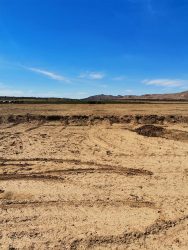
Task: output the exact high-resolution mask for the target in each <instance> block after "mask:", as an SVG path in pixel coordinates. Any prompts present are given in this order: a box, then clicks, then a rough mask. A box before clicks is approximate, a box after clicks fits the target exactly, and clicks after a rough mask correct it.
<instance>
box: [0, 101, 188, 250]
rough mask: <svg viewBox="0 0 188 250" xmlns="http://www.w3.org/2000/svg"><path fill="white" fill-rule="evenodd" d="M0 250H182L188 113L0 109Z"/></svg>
mask: <svg viewBox="0 0 188 250" xmlns="http://www.w3.org/2000/svg"><path fill="white" fill-rule="evenodd" d="M0 140H1V143H0V249H3V250H4V249H10V250H13V249H37V250H38V249H42V250H43V249H45V250H46V249H67V250H68V249H70V250H71V249H72V250H73V249H95V250H97V249H101V250H102V249H114V250H115V249H116V250H117V249H118V250H124V249H129V250H133V249H134V250H138V249H142V250H144V249H149V250H150V249H155V250H157V249H166V250H171V249H181V250H187V249H188V104H172V105H167V104H166V105H161V104H159V105H157V104H153V105H135V104H130V105H123V104H122V105H14V104H13V105H1V106H0Z"/></svg>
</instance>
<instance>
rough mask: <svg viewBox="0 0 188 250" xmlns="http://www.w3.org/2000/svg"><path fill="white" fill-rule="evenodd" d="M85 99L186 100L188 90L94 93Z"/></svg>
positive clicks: (187, 98)
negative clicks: (123, 93) (134, 93)
mask: <svg viewBox="0 0 188 250" xmlns="http://www.w3.org/2000/svg"><path fill="white" fill-rule="evenodd" d="M83 100H85V101H110V100H114V101H115V100H119V101H121V100H122V101H123V100H188V91H184V92H181V93H173V94H145V95H140V96H138V95H117V96H114V95H104V94H101V95H94V96H90V97H87V98H84V99H83Z"/></svg>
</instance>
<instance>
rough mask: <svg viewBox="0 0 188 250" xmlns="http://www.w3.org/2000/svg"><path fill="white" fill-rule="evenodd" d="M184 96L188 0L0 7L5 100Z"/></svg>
mask: <svg viewBox="0 0 188 250" xmlns="http://www.w3.org/2000/svg"><path fill="white" fill-rule="evenodd" d="M185 90H188V1H187V0H0V96H4V95H9V96H41V97H45V96H50V97H51V96H54V97H71V98H84V97H86V96H90V95H95V94H102V93H104V94H113V95H118V94H120V95H127V94H144V93H173V92H181V91H185Z"/></svg>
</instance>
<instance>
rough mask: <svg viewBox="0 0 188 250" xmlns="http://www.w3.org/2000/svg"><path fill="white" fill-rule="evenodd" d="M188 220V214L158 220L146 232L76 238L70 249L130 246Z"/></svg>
mask: <svg viewBox="0 0 188 250" xmlns="http://www.w3.org/2000/svg"><path fill="white" fill-rule="evenodd" d="M187 220H188V215H186V216H183V217H181V218H178V219H175V220H168V221H158V222H156V223H154V224H153V225H151V226H149V227H147V228H146V230H145V231H144V232H140V231H133V232H130V233H126V232H125V233H123V234H121V235H117V236H115V235H111V236H96V237H90V238H89V239H83V238H82V239H76V240H74V241H73V242H72V244H71V247H70V249H71V250H78V249H79V248H81V247H85V248H84V249H89V248H91V247H107V246H108V245H110V246H112V245H119V246H120V245H125V246H128V245H130V244H132V243H135V242H136V241H138V240H145V239H146V238H147V237H149V236H152V235H154V236H155V235H159V234H161V233H165V232H167V231H168V230H170V229H172V228H174V227H176V226H178V225H180V224H181V223H183V222H185V221H187Z"/></svg>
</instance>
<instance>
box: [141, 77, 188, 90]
mask: <svg viewBox="0 0 188 250" xmlns="http://www.w3.org/2000/svg"><path fill="white" fill-rule="evenodd" d="M142 83H144V84H146V85H155V86H162V87H170V88H171V87H181V86H184V85H185V84H187V83H188V81H186V80H181V79H152V80H149V79H145V80H144V81H142Z"/></svg>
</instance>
